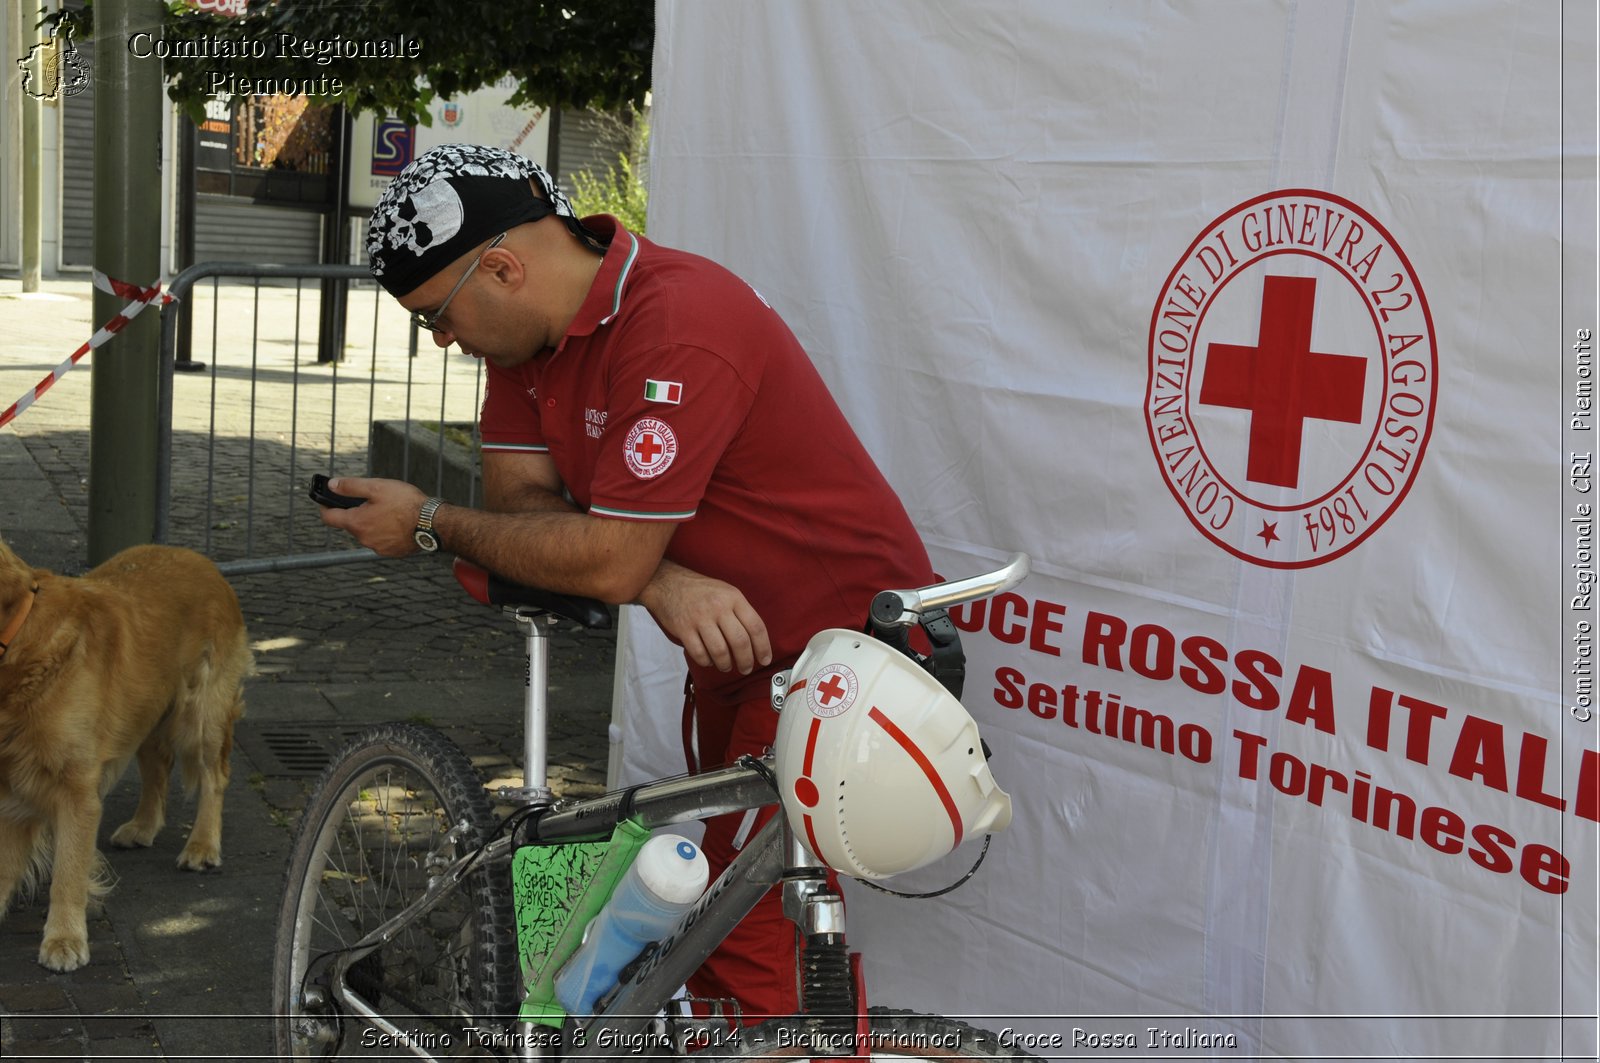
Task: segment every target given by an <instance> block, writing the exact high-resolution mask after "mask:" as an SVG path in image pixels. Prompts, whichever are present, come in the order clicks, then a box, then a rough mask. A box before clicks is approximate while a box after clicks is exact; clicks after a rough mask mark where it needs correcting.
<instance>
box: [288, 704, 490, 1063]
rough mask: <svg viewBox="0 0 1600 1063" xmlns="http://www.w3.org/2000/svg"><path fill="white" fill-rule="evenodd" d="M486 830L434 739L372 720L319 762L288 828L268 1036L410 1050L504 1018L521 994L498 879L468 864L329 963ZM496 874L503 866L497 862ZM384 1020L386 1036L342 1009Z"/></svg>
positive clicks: (458, 1042)
mask: <svg viewBox="0 0 1600 1063" xmlns="http://www.w3.org/2000/svg"><path fill="white" fill-rule="evenodd" d="M494 829H495V820H494V816H493V813H492V812H491V811H490V809H489V803H488V799H487V795H486V794H485V792H484V789H483V785H482V783H481V782H480V781H479V779H478V775H477V773H476V772H475V771H474V770H473V767H472V764H471V762H470V761H468V760H467V758H466V756H465V755H464V754H462V752H461V751H460V750H459V749H457V748H456V747H455V746H454V745H453V744H451V743H450V742H449V741H448V740H447V739H446V738H445V737H444V736H443V735H441V734H439V733H438V732H437V731H434V730H432V729H431V728H427V727H422V726H418V725H415V724H385V725H382V726H380V727H376V728H374V729H372V730H370V731H367V732H366V733H364V734H362V735H361V736H359V737H358V738H356V739H355V740H354V741H352V742H351V743H350V744H349V745H348V746H346V747H345V749H344V750H343V751H342V752H341V753H340V754H339V755H338V757H337V758H335V760H334V762H333V763H332V764H331V765H330V766H329V767H328V769H327V770H326V771H324V772H323V775H322V778H321V779H320V780H319V781H318V783H317V786H316V788H315V789H314V791H313V793H312V797H311V799H310V801H309V802H308V804H307V806H306V809H305V813H304V815H303V816H302V818H301V820H300V825H299V828H298V830H297V831H296V834H295V840H294V846H293V849H292V851H291V854H290V858H289V867H288V872H287V877H286V880H285V884H284V891H283V904H282V908H281V909H280V911H279V916H278V932H277V943H276V947H275V949H274V955H273V978H272V1010H273V1016H274V1019H273V1037H274V1040H275V1042H276V1047H277V1050H278V1055H279V1056H280V1058H286V1059H322V1058H335V1057H338V1056H340V1055H341V1054H344V1053H349V1052H352V1051H356V1050H359V1051H360V1054H361V1055H363V1056H366V1055H368V1054H369V1053H373V1054H377V1053H381V1052H382V1051H385V1050H388V1049H393V1050H394V1054H396V1055H398V1056H410V1057H411V1058H415V1056H414V1055H413V1054H412V1053H411V1051H410V1048H411V1046H416V1047H423V1048H427V1049H430V1050H433V1051H439V1050H444V1051H442V1052H441V1054H457V1053H460V1052H462V1051H463V1050H470V1048H471V1047H472V1044H473V1043H474V1042H475V1040H476V1039H477V1037H478V1035H474V1034H473V1033H471V1032H470V1029H469V1028H472V1027H478V1028H479V1029H480V1030H482V1029H488V1030H496V1029H503V1028H504V1025H503V1024H504V1017H506V1016H512V1015H514V1014H515V1013H516V1010H517V1007H518V1005H519V1004H520V1003H521V993H520V985H519V983H520V971H519V964H518V961H517V955H516V924H515V922H514V921H513V915H512V906H511V897H510V889H509V886H510V878H509V875H507V874H504V873H501V874H496V873H495V870H494V869H492V868H490V867H487V866H480V867H477V868H476V869H474V870H473V871H472V872H471V873H470V874H469V875H467V876H466V877H465V878H464V879H463V880H462V881H461V882H460V883H459V884H458V885H457V886H455V887H454V888H452V889H451V892H450V894H449V895H448V896H446V897H444V898H443V900H442V901H441V902H440V903H439V905H438V906H437V907H435V908H433V909H432V910H430V911H428V912H427V913H426V914H425V915H423V916H422V917H421V918H419V919H415V920H413V921H412V922H410V923H408V924H405V925H403V926H400V927H399V928H397V929H396V930H395V931H394V932H393V934H392V936H391V937H390V938H389V939H388V940H387V941H386V942H385V943H384V944H383V945H382V947H380V948H378V949H377V950H376V951H374V952H372V953H370V954H368V955H367V956H366V957H364V958H363V959H361V960H359V961H358V962H357V963H355V964H354V965H353V966H352V967H351V968H350V970H349V972H348V975H347V977H346V979H345V987H344V989H345V992H346V993H347V994H348V995H349V996H350V997H353V998H354V1002H353V1005H354V1006H353V1007H352V1008H351V1009H346V1008H341V1007H340V1006H339V1005H338V1003H337V998H336V995H335V994H334V992H333V990H332V988H331V987H330V986H329V985H328V984H327V979H328V978H329V971H330V961H332V960H334V959H335V958H337V957H338V956H339V955H340V954H341V952H343V951H344V950H348V949H349V948H350V946H351V945H352V944H353V943H354V942H356V941H358V940H360V939H361V938H362V937H363V936H364V935H366V934H367V933H369V932H370V931H371V930H372V929H373V928H374V927H376V926H378V925H380V924H382V923H384V922H386V921H387V920H389V919H391V918H393V917H394V916H395V915H397V914H398V913H399V912H401V911H402V910H403V909H405V908H406V907H407V906H408V905H410V904H412V903H413V902H415V901H416V900H417V899H418V898H419V897H421V896H422V895H423V894H424V893H425V892H426V891H427V888H428V882H429V878H430V876H431V875H435V874H437V873H438V871H439V870H440V869H442V868H443V867H445V866H448V865H449V864H450V863H451V862H453V861H454V860H455V859H456V858H457V857H459V856H462V855H466V854H468V853H471V852H473V851H475V850H477V849H478V848H479V847H480V846H481V845H483V844H484V843H485V842H486V841H488V840H489V838H490V836H491V835H492V833H493V831H494ZM501 871H502V872H503V871H504V869H501ZM362 1007H364V1008H367V1009H370V1010H371V1011H373V1012H375V1013H377V1014H379V1015H381V1016H383V1018H384V1019H385V1020H387V1022H388V1023H389V1024H390V1025H391V1027H392V1028H393V1029H394V1030H398V1031H401V1033H402V1035H403V1036H400V1037H397V1036H395V1035H394V1033H393V1032H391V1031H388V1030H385V1029H384V1028H383V1027H382V1026H381V1025H378V1024H374V1023H372V1022H371V1021H370V1020H367V1019H365V1018H363V1017H362V1016H360V1015H358V1014H352V1011H359V1010H360V1009H361V1008H362Z"/></svg>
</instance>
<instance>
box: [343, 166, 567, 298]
mask: <svg viewBox="0 0 1600 1063" xmlns="http://www.w3.org/2000/svg"><path fill="white" fill-rule="evenodd" d="M530 180H532V181H537V182H538V183H539V186H540V187H541V188H543V189H544V192H545V194H546V195H547V196H548V197H549V199H548V201H546V200H545V199H541V198H540V197H539V196H538V195H536V194H535V193H534V191H533V188H532V187H531V186H530V185H529V181H530ZM551 213H554V214H558V215H560V216H562V217H563V218H564V219H566V220H567V221H568V224H569V225H576V224H577V217H576V215H575V214H574V213H573V210H572V204H571V203H570V202H568V200H567V197H566V196H565V195H564V194H562V192H561V189H560V188H558V187H557V186H556V183H555V181H554V180H552V179H551V177H550V175H549V174H547V173H545V172H544V170H543V169H541V168H540V167H539V166H538V165H537V164H535V163H534V162H532V161H531V160H529V159H525V158H523V157H522V156H520V155H514V154H512V153H511V152H509V151H502V150H501V149H499V148H490V147H481V146H478V145H474V144H446V145H444V146H443V147H438V148H434V149H433V150H432V151H430V152H427V153H426V154H424V155H422V156H421V157H420V158H418V159H416V160H415V161H414V162H412V163H411V165H409V166H407V167H406V168H405V169H404V170H401V171H400V173H399V175H398V176H397V177H395V179H394V180H393V181H391V182H389V187H388V188H387V189H385V190H384V193H383V198H382V199H380V200H379V201H378V206H377V207H376V208H375V209H374V210H373V212H372V223H371V224H370V225H369V226H368V228H367V258H368V260H369V263H370V265H369V268H370V269H371V270H372V275H373V276H374V277H376V278H377V279H378V283H379V284H381V285H383V287H384V289H385V290H386V291H388V292H389V294H390V295H393V296H395V297H396V298H398V297H401V296H404V295H407V294H409V293H410V292H413V291H415V290H416V289H417V288H419V287H420V286H422V285H423V284H425V283H426V282H427V281H428V279H429V278H430V277H432V276H433V275H434V274H436V273H438V272H439V271H440V270H442V269H444V268H445V267H446V266H448V265H449V264H450V263H452V262H454V261H455V260H456V259H458V258H460V257H461V256H462V255H465V254H467V253H468V252H469V251H471V250H472V249H473V248H474V247H476V246H478V245H479V244H481V243H483V242H484V241H485V240H488V239H491V238H492V237H494V236H496V235H498V234H499V233H502V232H505V231H506V230H507V229H511V228H513V227H515V226H517V225H521V224H522V223H523V222H529V221H538V220H539V219H540V218H543V217H545V216H547V215H549V214H551Z"/></svg>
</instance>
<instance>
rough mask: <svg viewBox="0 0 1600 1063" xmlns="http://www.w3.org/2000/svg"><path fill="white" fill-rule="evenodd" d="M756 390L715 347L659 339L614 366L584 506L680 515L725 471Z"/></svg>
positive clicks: (602, 511)
mask: <svg viewBox="0 0 1600 1063" xmlns="http://www.w3.org/2000/svg"><path fill="white" fill-rule="evenodd" d="M754 400H755V388H754V386H752V384H751V383H750V382H748V381H746V380H745V379H744V378H743V375H742V374H741V373H740V372H739V371H738V370H737V369H736V368H735V367H734V366H733V365H731V364H730V363H729V361H728V360H727V359H725V358H724V357H722V356H721V355H719V354H718V353H716V352H713V351H708V350H705V349H704V348H700V347H694V346H687V345H665V346H656V347H652V348H648V349H645V350H642V351H637V352H633V353H630V354H629V355H628V356H627V357H626V358H623V359H621V360H619V361H618V362H617V363H616V364H614V365H613V366H612V372H611V376H610V380H609V381H608V385H607V391H606V401H607V416H606V424H607V429H606V434H605V437H604V439H602V440H601V445H600V450H599V454H598V456H597V461H596V464H595V472H594V479H593V482H592V487H591V494H590V501H589V512H591V513H593V514H595V515H596V516H605V517H616V518H620V519H623V520H667V521H686V520H689V519H690V518H692V517H693V516H694V515H695V513H696V512H697V511H698V508H699V505H700V502H701V499H703V498H704V497H705V493H706V487H707V485H708V484H709V483H710V481H711V479H712V477H713V475H720V474H722V473H723V472H725V471H726V470H725V469H724V456H725V455H726V453H727V452H728V451H729V449H730V447H731V446H732V445H733V443H734V441H735V439H736V438H737V436H738V434H739V432H740V430H741V428H742V427H743V425H744V423H745V419H746V417H747V416H748V415H749V412H750V407H751V404H752V403H753V402H754Z"/></svg>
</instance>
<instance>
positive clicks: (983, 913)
mask: <svg viewBox="0 0 1600 1063" xmlns="http://www.w3.org/2000/svg"><path fill="white" fill-rule="evenodd" d="M1594 45H1595V13H1594V10H1593V6H1592V5H1588V4H1558V3H1544V4H1537V5H1525V4H1514V3H1510V2H1491V0H1480V2H1463V0H1416V2H1412V3H1361V4H1357V3H1332V2H1328V3H1264V2H1263V3H1232V4H1216V3H1198V2H1194V3H1182V2H1179V3H1161V4H1154V3H1151V4H1133V3H1128V4H1116V5H1106V4H1087V3H1058V2H1054V0H1019V2H1015V3H1009V4H993V3H976V2H972V3H955V2H950V3H928V2H925V0H874V2H873V3H870V4H859V3H849V2H845V0H834V2H820V0H810V2H805V3H779V2H774V3H762V4H750V3H740V2H737V0H695V2H693V3H682V2H674V0H662V2H661V3H660V4H659V5H658V26H657V57H656V74H655V112H654V119H653V130H652V135H653V157H652V169H651V173H652V182H653V185H652V190H651V217H650V227H651V228H650V235H651V236H652V237H653V238H655V239H657V240H659V241H661V242H663V243H667V244H671V245H675V246H680V247H684V248H687V249H690V250H694V251H699V252H701V253H704V254H707V255H709V256H710V257H712V258H715V259H717V260H719V261H721V262H723V263H724V264H726V265H728V266H729V267H731V268H732V269H734V270H735V271H736V272H738V273H740V274H741V275H742V276H744V277H745V278H746V279H747V280H749V281H750V282H751V283H752V284H753V285H754V286H755V287H757V288H758V289H759V290H760V291H761V292H762V294H763V295H764V296H766V298H767V299H768V300H770V301H771V302H772V303H773V305H774V306H776V307H777V308H778V309H779V310H780V312H782V313H783V315H784V317H785V319H786V320H787V321H788V322H789V323H790V325H791V326H792V327H793V328H794V330H795V332H796V333H797V335H798V336H799V338H800V340H801V342H802V343H803V344H804V345H805V346H806V348H807V350H808V351H810V352H811V354H812V356H813V358H814V359H815V361H816V362H817V364H818V365H819V367H820V368H821V369H822V372H823V374H824V376H825V377H826V378H827V379H828V381H829V383H830V386H831V387H832V388H833V390H834V393H835V395H836V396H837V397H838V398H839V400H840V403H841V405H842V406H843V407H844V408H845V410H846V413H847V414H849V415H850V417H851V420H852V422H853V423H854V424H855V425H856V427H857V430H858V432H859V433H860V434H861V436H862V438H863V440H864V442H865V443H866V445H867V447H868V449H869V450H870V451H871V452H872V453H873V454H874V455H875V456H876V458H877V459H878V461H879V463H880V465H881V466H882V467H883V469H884V471H885V473H886V474H887V475H888V477H889V479H890V481H891V482H892V483H893V484H894V485H895V487H896V488H897V490H898V491H899V492H900V494H901V497H902V498H903V499H904V500H905V502H906V504H907V508H908V509H909V510H910V512H911V514H912V516H913V518H914V519H915V520H916V522H917V524H918V526H919V528H920V529H922V531H923V532H924V534H925V536H926V539H927V541H928V543H929V544H930V548H931V549H932V551H933V553H934V561H935V564H936V566H937V567H938V568H939V569H940V571H942V572H943V573H945V574H947V575H952V576H954V575H965V574H968V573H971V572H975V571H978V570H979V569H981V568H984V567H988V566H991V565H992V564H993V563H994V562H996V561H998V560H1000V559H1002V558H1003V557H1004V556H1005V555H1006V554H1007V553H1008V552H1010V551H1012V550H1017V549H1020V550H1026V551H1027V552H1028V553H1030V554H1031V555H1032V556H1033V558H1034V570H1035V575H1034V576H1033V577H1032V578H1031V579H1030V580H1028V581H1027V582H1026V583H1025V584H1024V585H1023V586H1022V587H1020V588H1018V590H1017V592H1016V593H1014V594H1012V595H1008V596H1004V597H1002V598H999V599H996V600H994V601H992V602H989V603H987V604H985V605H980V606H975V607H972V608H969V609H966V610H963V611H962V612H961V615H960V623H961V625H962V627H963V628H964V635H963V638H964V642H965V645H966V647H967V653H968V660H969V669H968V683H967V692H966V697H965V698H964V701H965V702H966V704H967V706H968V708H969V709H970V710H971V711H972V712H973V714H974V716H975V717H976V718H977V719H978V721H979V724H980V726H981V727H982V728H983V730H984V734H985V736H986V738H987V739H988V741H989V742H990V744H991V746H992V747H993V748H994V754H995V755H994V759H993V762H992V764H993V768H994V771H995V775H996V777H997V778H998V779H999V781H1000V783H1001V785H1002V786H1004V787H1006V788H1007V789H1008V790H1009V791H1010V792H1011V793H1012V795H1013V797H1014V799H1015V801H1016V810H1017V811H1016V819H1015V823H1014V825H1013V826H1012V828H1011V829H1010V830H1009V831H1008V832H1006V833H1005V834H1003V835H1000V836H998V837H997V838H996V839H995V843H994V845H993V847H992V849H991V851H990V853H989V856H988V859H987V861H986V863H985V864H984V866H983V867H982V869H981V870H980V871H979V873H978V875H977V876H976V877H975V879H974V880H973V881H972V882H971V883H969V884H968V885H967V886H965V887H963V888H962V889H960V890H958V891H956V892H955V893H953V894H952V895H950V896H949V897H947V898H945V899H943V900H941V901H938V902H908V901H898V900H893V899H889V898H884V897H882V896H880V895H877V894H872V893H866V892H864V891H855V890H853V891H852V892H851V895H850V914H851V931H852V943H853V944H854V945H855V946H856V947H859V948H861V949H862V950H863V951H864V952H865V953H866V956H867V960H868V967H867V970H868V977H869V992H870V993H871V994H872V999H873V1000H874V1001H875V1002H878V1003H884V1004H891V1005H896V1006H903V1007H913V1008H917V1009H920V1010H933V1011H943V1012H947V1013H953V1014H965V1015H983V1016H986V1018H983V1019H981V1020H978V1021H979V1022H980V1024H981V1025H985V1026H989V1027H992V1028H1009V1029H1012V1030H1015V1031H1018V1036H1019V1037H1022V1036H1025V1037H1026V1038H1028V1040H1026V1041H1025V1042H1024V1045H1025V1047H1031V1048H1033V1049H1034V1050H1036V1051H1039V1052H1040V1053H1041V1054H1046V1055H1055V1056H1066V1057H1073V1056H1079V1057H1082V1056H1089V1055H1095V1054H1114V1055H1117V1056H1137V1055H1150V1056H1158V1055H1160V1056H1166V1057H1172V1056H1174V1055H1202V1056H1209V1055H1215V1056H1218V1057H1233V1058H1239V1057H1249V1056H1266V1057H1296V1058H1313V1057H1314V1058H1354V1057H1360V1056H1367V1057H1372V1056H1382V1057H1385V1058H1390V1057H1403V1058H1416V1057H1420V1056H1443V1055H1461V1056H1470V1057H1472V1058H1503V1057H1504V1058H1509V1057H1512V1056H1516V1057H1519V1058H1553V1057H1556V1056H1558V1055H1559V1056H1564V1057H1566V1058H1580V1057H1586V1056H1587V1057H1593V1055H1594V1053H1595V1049H1596V1040H1595V1018H1594V1016H1595V1010H1596V1003H1595V1002H1596V993H1597V986H1596V975H1595V968H1596V940H1597V935H1596V907H1597V904H1596V901H1597V877H1596V861H1597V845H1596V816H1597V806H1600V754H1597V753H1596V722H1595V720H1594V719H1593V717H1592V708H1591V707H1592V698H1593V689H1594V688H1593V681H1592V671H1591V664H1592V642H1591V641H1590V635H1591V634H1592V625H1593V623H1594V613H1593V610H1592V606H1591V604H1590V602H1589V594H1590V591H1591V589H1592V587H1593V582H1594V571H1595V569H1594V564H1593V553H1592V551H1593V538H1592V523H1591V522H1590V519H1589V518H1590V516H1591V514H1590V510H1589V509H1588V508H1587V507H1588V506H1589V505H1590V501H1589V500H1590V499H1591V498H1592V497H1593V495H1592V492H1591V490H1590V481H1589V479H1588V477H1589V472H1588V460H1589V459H1588V455H1589V454H1591V453H1592V451H1593V446H1592V444H1591V443H1590V439H1591V437H1592V434H1593V433H1592V426H1593V423H1594V418H1593V416H1592V411H1591V405H1590V403H1591V399H1592V392H1591V390H1590V383H1591V379H1592V378H1591V365H1592V363H1591V361H1590V353H1589V346H1588V345H1589V341H1590V339H1591V338H1592V331H1591V330H1592V329H1593V328H1594V327H1595V320H1594V318H1595V299H1594V293H1595V288H1594V262H1595V252H1596V244H1595V227H1594V223H1595V213H1594V211H1595V189H1596V184H1595V162H1596V158H1595V139H1594V137H1595V121H1594V119H1595V58H1594V57H1595V48H1594ZM646 642H647V640H645V639H642V638H639V637H638V633H637V631H635V637H634V638H632V639H631V640H630V650H629V653H628V657H627V660H626V662H625V668H626V673H625V676H624V679H623V687H624V689H625V690H626V691H627V694H628V697H629V699H630V701H629V709H628V712H627V714H626V716H625V718H624V732H625V746H626V749H627V771H628V774H629V775H630V777H634V778H637V777H638V776H640V775H642V774H645V773H653V772H656V773H658V772H661V771H666V770H675V769H676V768H677V767H678V766H679V765H680V764H681V753H680V752H679V750H678V747H677V737H676V736H677V728H676V712H677V708H678V702H679V696H680V685H679V684H680V680H679V678H678V677H679V676H681V667H680V665H679V663H678V662H677V660H676V659H675V655H674V653H673V652H672V651H670V649H669V648H667V647H665V645H664V644H663V643H660V642H659V641H657V642H652V643H649V644H648V647H647V648H641V647H644V646H645V645H646ZM975 853H976V846H971V845H969V846H967V847H964V848H963V849H961V850H959V851H958V852H957V853H956V854H954V855H953V856H951V857H950V858H947V859H946V860H945V861H944V862H942V863H941V864H940V865H938V866H937V867H935V868H931V869H928V870H926V871H923V872H919V873H917V874H916V875H912V876H906V878H907V879H908V880H909V881H906V882H900V883H897V885H900V886H906V887H911V888H916V887H930V886H935V885H938V884H941V883H943V882H946V881H949V880H952V879H954V878H956V877H958V876H959V874H960V873H961V872H962V871H963V870H964V869H965V868H966V867H967V866H968V865H969V864H970V863H971V861H972V859H973V858H974V856H975Z"/></svg>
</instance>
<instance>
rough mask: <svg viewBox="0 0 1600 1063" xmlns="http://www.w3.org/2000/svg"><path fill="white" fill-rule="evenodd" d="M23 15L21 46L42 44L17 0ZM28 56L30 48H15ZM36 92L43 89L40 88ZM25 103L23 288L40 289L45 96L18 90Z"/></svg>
mask: <svg viewBox="0 0 1600 1063" xmlns="http://www.w3.org/2000/svg"><path fill="white" fill-rule="evenodd" d="M16 3H17V10H18V11H19V12H20V13H21V16H22V17H20V18H13V20H12V25H13V26H15V27H17V28H18V30H19V31H20V33H19V36H18V38H17V43H18V45H22V44H27V45H28V46H29V47H31V46H33V45H35V44H37V43H39V31H38V30H36V29H35V28H34V27H33V19H32V18H30V17H29V12H28V5H27V4H25V3H23V0H16ZM13 50H14V51H16V52H17V54H18V55H25V54H27V52H28V48H25V47H18V48H16V49H13ZM36 91H39V90H37V89H36ZM18 95H19V96H21V98H22V99H21V104H22V290H23V291H25V292H36V291H38V290H39V288H40V284H41V281H42V279H43V276H44V271H43V261H44V133H43V127H44V123H43V112H44V102H43V100H42V98H41V97H40V96H38V95H35V94H34V93H33V92H21V93H18Z"/></svg>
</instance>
